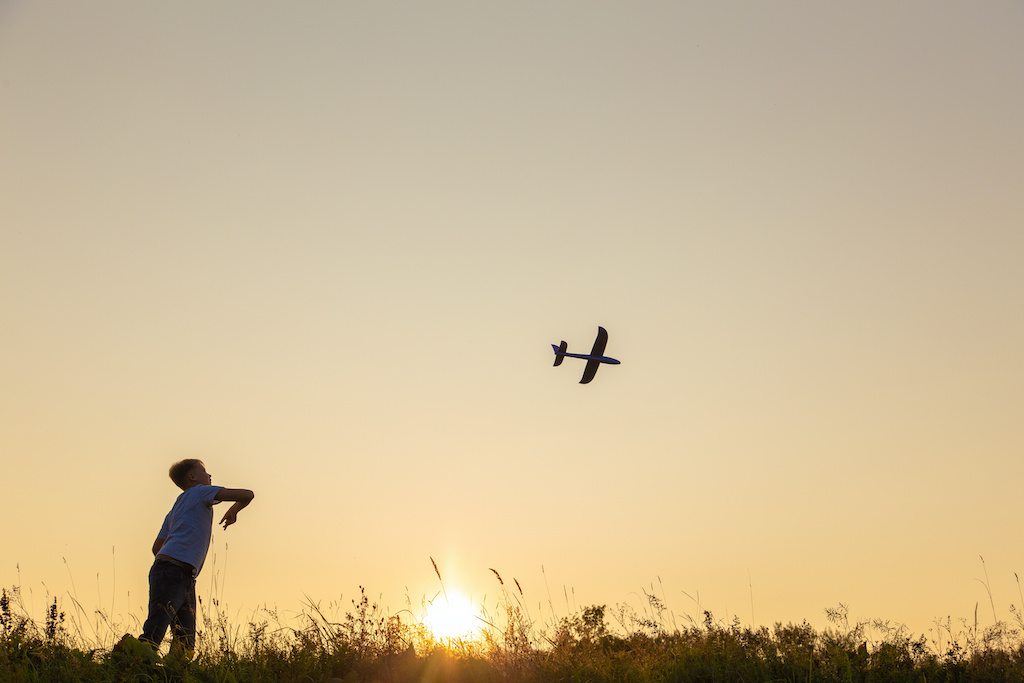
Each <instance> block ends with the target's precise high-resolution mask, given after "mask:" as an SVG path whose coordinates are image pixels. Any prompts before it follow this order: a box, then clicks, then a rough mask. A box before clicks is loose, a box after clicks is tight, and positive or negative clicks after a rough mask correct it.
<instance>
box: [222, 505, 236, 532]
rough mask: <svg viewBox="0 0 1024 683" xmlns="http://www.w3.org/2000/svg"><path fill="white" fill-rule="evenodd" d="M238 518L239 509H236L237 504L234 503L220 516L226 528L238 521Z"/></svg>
mask: <svg viewBox="0 0 1024 683" xmlns="http://www.w3.org/2000/svg"><path fill="white" fill-rule="evenodd" d="M237 518H238V514H237V510H235V506H234V505H232V506H231V507H230V508H228V511H227V512H225V513H224V516H223V517H221V518H220V523H221V525H222V526H223V527H224V528H225V529H227V528H228V527H229V526H231V525H232V524H234V523H235V522H236V521H237Z"/></svg>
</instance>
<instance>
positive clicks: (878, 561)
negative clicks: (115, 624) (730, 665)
mask: <svg viewBox="0 0 1024 683" xmlns="http://www.w3.org/2000/svg"><path fill="white" fill-rule="evenodd" d="M1022 65H1024V4H1022V3H1020V2H1010V1H1005V2H971V3H966V2H953V1H947V0H939V1H935V2H915V1H908V2H889V1H875V0H870V1H867V2H856V3H854V2H828V3H823V2H791V1H782V0H780V1H778V2H645V3H625V2H604V1H593V2H532V1H530V2H515V3H481V2H431V3H379V2H372V3H371V2H317V3H283V2H265V1H257V0H250V1H247V2H237V1H225V2H217V3H207V2H198V1H191V0H184V1H176V2H164V3H133V2H112V1H104V0H99V1H96V2H89V3H81V2H70V1H59V0H54V1H43V2H26V1H20V0H14V1H13V2H12V1H11V0H7V1H6V2H3V3H0V320H2V324H0V453H2V457H3V475H2V481H3V492H2V495H0V530H2V543H0V585H3V586H5V587H8V588H9V587H11V586H13V585H20V586H21V587H22V590H23V592H24V593H25V594H26V596H27V597H28V598H30V599H31V600H32V601H34V602H33V603H32V604H33V605H34V609H36V610H37V612H38V613H39V614H40V615H41V612H42V608H43V605H44V602H45V597H46V596H47V594H49V595H53V596H57V597H59V598H60V599H61V601H62V604H63V605H64V606H65V609H67V610H70V605H71V602H70V598H71V597H72V596H74V597H77V600H78V601H79V602H80V603H81V604H83V605H84V606H85V607H86V608H87V609H92V608H93V607H98V608H102V609H103V610H106V611H108V612H111V613H112V614H114V615H117V614H124V615H128V614H136V615H137V614H139V613H140V610H141V608H142V605H143V604H144V601H145V596H146V590H147V588H146V573H147V571H148V566H149V564H150V562H151V559H152V558H151V555H150V546H151V544H152V541H153V538H154V536H155V534H156V532H157V530H158V529H159V526H160V522H161V521H162V519H163V515H164V514H165V513H166V512H167V510H168V509H169V508H170V506H171V504H172V502H173V500H174V497H175V495H176V489H175V487H174V485H173V484H172V483H171V482H170V480H169V479H168V478H167V475H166V472H167V468H168V466H169V465H170V464H171V463H172V462H173V461H175V460H177V459H180V458H183V457H199V458H201V459H203V460H204V461H205V462H206V464H207V468H208V470H209V471H210V472H211V474H212V475H213V482H214V483H215V484H223V485H227V486H232V487H242V488H250V489H252V490H254V491H255V492H256V500H255V501H254V503H253V504H252V505H251V506H250V507H249V508H247V509H246V510H244V511H243V512H242V513H241V514H240V515H239V521H238V524H237V525H235V526H233V527H231V528H230V529H228V530H227V531H223V530H220V529H219V528H218V529H217V530H215V533H214V539H213V545H212V548H211V554H210V556H209V558H208V560H207V565H206V569H205V570H204V572H203V574H202V575H201V576H200V578H199V589H200V595H206V596H209V595H210V594H211V592H215V593H216V594H217V595H219V596H220V597H221V600H222V602H223V603H224V604H226V605H227V606H228V608H229V612H230V613H231V614H232V616H233V617H234V616H235V615H241V618H245V617H246V615H247V614H248V613H251V611H252V610H255V609H256V608H257V607H259V606H260V605H263V604H267V605H276V606H277V607H278V608H279V609H281V610H282V611H289V610H293V611H298V610H300V609H301V605H302V602H303V601H304V600H305V599H306V598H305V596H309V597H310V598H312V599H315V600H324V601H329V600H338V599H341V600H342V601H343V602H344V603H345V604H347V603H348V600H349V599H351V598H353V597H355V595H356V594H357V592H358V586H360V585H362V586H365V587H366V588H367V591H368V593H369V594H370V595H371V596H373V597H374V598H375V599H380V600H381V601H382V603H383V604H386V605H388V606H389V608H390V609H392V610H393V611H397V610H399V609H401V608H403V607H405V606H406V600H407V598H408V599H409V601H410V602H411V603H412V604H413V608H414V609H413V611H414V612H418V611H419V605H420V602H421V600H422V598H424V597H426V598H427V599H429V598H431V597H433V596H434V595H435V594H436V593H437V591H438V590H439V588H440V586H439V584H438V580H437V576H436V575H435V574H434V570H433V567H432V566H431V563H430V558H431V557H433V558H434V559H435V560H436V561H437V564H438V567H439V569H440V571H441V573H442V575H443V577H444V580H445V586H446V588H447V589H448V590H449V591H451V592H455V591H458V592H461V593H463V594H464V595H466V596H467V597H470V598H472V600H473V601H474V602H475V603H476V604H484V605H486V606H489V607H493V605H494V600H495V598H496V596H497V593H498V590H499V586H498V584H497V581H496V579H495V577H494V575H493V574H492V573H491V572H490V568H494V569H496V570H498V572H500V573H501V575H502V576H503V577H504V578H505V579H506V581H509V580H511V578H513V577H514V578H516V579H518V581H519V583H520V585H521V586H522V589H523V599H524V602H525V604H526V605H527V606H528V607H529V608H530V609H531V610H532V614H533V616H534V617H536V618H537V619H538V621H541V622H544V621H549V620H551V619H557V618H558V617H562V616H566V615H567V614H569V613H570V612H571V611H572V610H573V609H574V608H582V607H583V606H586V605H590V604H607V605H610V606H613V605H618V604H629V605H632V606H634V607H635V608H637V609H640V608H641V607H642V604H641V603H642V598H643V591H644V590H646V591H647V592H652V591H653V592H654V593H655V594H656V595H658V596H659V597H660V598H662V599H664V600H665V601H666V603H667V605H668V607H669V608H670V609H671V610H672V611H673V612H674V613H675V614H676V615H677V618H678V619H679V622H680V625H682V624H683V623H684V622H685V616H684V615H693V616H695V617H697V618H699V614H700V609H701V608H704V609H709V610H711V611H712V612H713V613H714V614H715V616H716V617H720V618H723V619H731V618H732V617H733V615H735V616H737V617H738V618H739V619H740V620H741V622H743V623H744V624H749V623H754V624H758V625H760V624H765V625H771V624H773V623H774V622H776V621H782V622H784V623H785V622H789V621H794V622H800V621H802V620H803V619H807V620H808V621H810V622H811V623H812V624H815V625H819V626H820V625H824V624H825V623H826V622H825V615H824V610H825V608H827V607H834V606H836V605H837V604H838V603H840V602H842V603H846V604H848V605H849V606H850V613H851V618H853V619H856V618H883V619H889V620H892V621H895V622H899V623H904V624H907V625H908V626H909V627H910V628H911V629H912V630H913V631H914V632H916V633H924V632H926V631H927V629H929V628H931V627H932V626H933V624H932V620H933V619H935V618H937V617H942V618H944V617H945V616H947V615H951V616H952V617H953V619H954V620H956V619H958V618H960V617H966V618H971V619H973V614H974V611H975V606H976V605H977V604H979V603H980V607H979V608H978V615H979V620H980V621H981V622H982V624H985V623H991V622H992V620H993V618H995V617H997V618H1000V619H1009V618H1010V617H1011V614H1010V611H1009V608H1010V605H1011V603H1012V604H1014V605H1016V606H1018V607H1020V606H1021V601H1022V597H1021V593H1020V591H1019V586H1018V584H1017V582H1016V580H1015V572H1024V544H1022V543H1021V540H1020V539H1021V526H1022V523H1021V513H1020V506H1021V494H1022V491H1024V489H1022V487H1024V460H1022V458H1021V455H1022V450H1024V429H1022V427H1021V424H1022V418H1021V416H1022V414H1024V356H1022V349H1024V315H1022V313H1024V201H1022V198H1021V197H1022V190H1021V188H1024V125H1022V121H1024V77H1022V76H1024V72H1022ZM598 325H602V326H604V327H605V328H606V329H607V330H608V333H609V342H608V347H607V349H606V352H607V354H608V355H609V356H613V357H615V358H618V359H620V360H621V361H622V364H621V365H619V366H614V367H603V368H602V369H601V370H600V372H599V373H598V375H597V378H596V379H595V380H594V382H592V383H591V384H588V385H581V384H579V383H578V380H579V377H580V374H581V373H582V369H583V362H582V361H579V360H572V359H570V360H566V362H565V363H564V364H563V365H562V366H560V367H557V368H555V367H552V360H553V355H552V352H551V347H550V344H552V343H555V344H557V343H558V342H559V341H561V340H563V339H564V340H565V341H567V342H568V345H569V350H570V351H577V352H586V351H588V350H589V348H590V345H591V344H592V343H593V340H594V336H595V333H596V331H597V326H598ZM218 517H219V515H218ZM980 557H984V565H983V564H982V561H981V560H980V559H979V558H980ZM542 568H543V570H542ZM986 571H987V576H988V579H987V580H988V587H989V588H990V589H991V592H992V596H993V599H992V601H991V603H990V601H989V595H988V592H987V590H986V585H985V583H984V582H985V580H986V575H985V573H986ZM698 596H699V601H700V606H698V605H697V602H696V599H697V598H698ZM992 605H994V612H995V614H993V608H992Z"/></svg>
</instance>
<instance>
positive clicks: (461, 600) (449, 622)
mask: <svg viewBox="0 0 1024 683" xmlns="http://www.w3.org/2000/svg"><path fill="white" fill-rule="evenodd" d="M423 623H424V624H425V625H426V627H427V628H429V629H430V632H431V633H433V634H434V637H435V638H437V639H438V640H446V639H451V638H469V637H472V636H473V635H474V634H475V633H476V632H477V631H478V630H479V629H480V620H479V619H478V618H477V616H476V613H475V612H474V611H473V604H472V603H471V602H470V601H469V600H468V599H467V598H466V597H464V596H463V595H462V594H460V593H455V592H449V593H448V597H447V598H445V596H444V595H438V596H437V597H436V598H434V599H433V600H432V601H431V602H429V603H428V604H427V614H426V617H425V618H424V619H423Z"/></svg>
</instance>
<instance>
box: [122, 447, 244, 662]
mask: <svg viewBox="0 0 1024 683" xmlns="http://www.w3.org/2000/svg"><path fill="white" fill-rule="evenodd" d="M169 474H170V476H171V480H172V481H173V482H174V483H175V484H177V485H178V487H179V488H181V489H182V491H183V492H182V493H181V494H180V495H179V496H178V499H177V500H175V501H174V506H173V507H172V508H171V511H170V512H168V513H167V517H165V518H164V523H163V526H161V527H160V533H158V534H157V536H156V541H154V542H153V555H155V556H156V559H155V560H154V561H153V566H152V568H151V569H150V570H149V616H148V617H147V618H146V623H145V624H144V625H143V627H142V635H140V636H139V640H140V641H142V642H144V643H148V644H149V645H151V646H152V648H153V650H154V651H155V650H156V649H157V648H159V647H160V643H161V642H162V641H163V639H164V635H165V634H166V633H167V627H168V626H170V627H171V633H172V636H173V640H172V642H171V652H172V653H174V654H179V655H181V654H183V655H184V656H185V657H186V658H188V659H192V656H193V654H194V653H195V648H196V577H197V576H198V575H199V572H200V571H201V570H202V568H203V563H204V562H205V561H206V552H207V550H209V548H210V538H211V536H212V533H213V506H214V505H216V504H217V503H219V502H221V501H222V500H230V501H234V503H235V504H234V505H232V506H231V507H230V508H228V511H227V512H225V513H224V516H223V517H221V520H220V523H221V524H222V525H224V528H225V529H227V528H228V527H229V526H231V525H232V524H234V523H235V519H236V516H237V515H238V511H239V510H241V509H242V508H244V507H245V506H246V505H248V504H249V503H250V502H252V499H253V492H252V491H249V490H248V489H228V488H223V487H220V486H212V485H211V481H212V480H211V478H210V475H209V474H207V472H206V466H205V465H204V464H203V463H202V461H201V460H195V459H188V460H182V461H181V462H177V463H175V464H174V465H172V466H171V469H170V472H169ZM130 640H131V636H128V635H126V636H125V637H124V638H122V639H121V642H120V643H118V646H117V647H116V648H115V649H117V650H125V649H126V646H127V645H128V641H130Z"/></svg>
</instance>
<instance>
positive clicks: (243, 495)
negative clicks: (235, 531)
mask: <svg viewBox="0 0 1024 683" xmlns="http://www.w3.org/2000/svg"><path fill="white" fill-rule="evenodd" d="M216 499H217V500H233V501H235V504H234V505H232V506H231V507H230V508H228V511H227V512H225V513H224V516H223V517H221V518H220V523H221V524H223V525H224V528H225V529H227V528H228V527H229V526H231V525H232V524H234V523H235V517H236V516H237V515H238V511H239V510H241V509H242V508H244V507H245V506H246V505H248V504H249V503H251V502H252V499H253V493H252V491H250V490H249V489H226V488H222V489H221V490H220V491H218V492H217V496H216Z"/></svg>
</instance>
